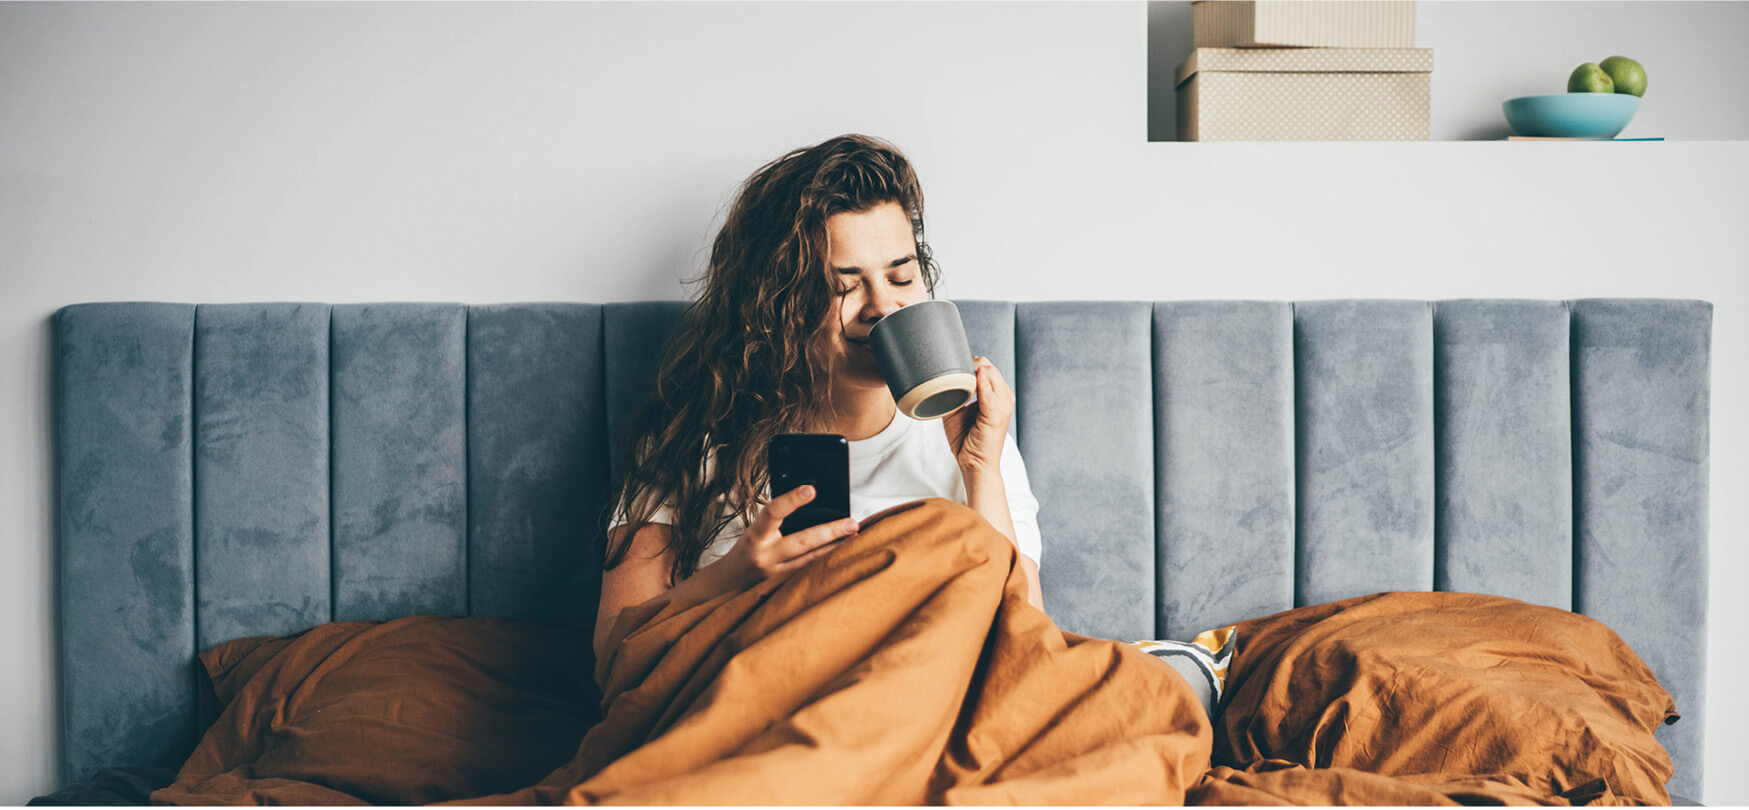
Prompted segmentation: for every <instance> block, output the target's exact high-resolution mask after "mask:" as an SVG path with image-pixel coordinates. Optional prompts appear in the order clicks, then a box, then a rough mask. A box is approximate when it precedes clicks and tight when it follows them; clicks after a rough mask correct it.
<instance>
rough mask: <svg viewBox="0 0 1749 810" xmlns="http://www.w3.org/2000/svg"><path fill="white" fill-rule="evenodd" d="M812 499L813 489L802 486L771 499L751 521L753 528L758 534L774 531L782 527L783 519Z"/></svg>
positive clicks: (811, 486)
mask: <svg viewBox="0 0 1749 810" xmlns="http://www.w3.org/2000/svg"><path fill="white" fill-rule="evenodd" d="M813 499H814V487H813V485H811V484H803V485H801V486H799V487H796V488H795V489H792V490H790V491H788V492H785V493H784V494H782V495H779V496H777V497H775V498H772V499H771V503H768V504H766V505H765V509H764V510H762V511H761V512H760V513H759V515H758V516H757V517H755V518H754V519H753V522H754V524H755V528H756V529H757V530H758V531H760V532H766V531H770V530H773V529H776V528H777V527H779V526H782V525H783V519H784V518H786V517H789V516H790V513H792V512H794V511H796V510H797V509H800V508H801V506H802V504H804V503H807V502H808V501H811V500H813Z"/></svg>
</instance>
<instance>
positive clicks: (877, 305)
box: [862, 284, 904, 323]
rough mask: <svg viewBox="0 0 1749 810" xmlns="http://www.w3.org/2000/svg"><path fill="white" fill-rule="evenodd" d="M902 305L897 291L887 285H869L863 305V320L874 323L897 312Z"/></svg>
mask: <svg viewBox="0 0 1749 810" xmlns="http://www.w3.org/2000/svg"><path fill="white" fill-rule="evenodd" d="M902 306H904V303H903V302H901V301H900V300H899V294H898V291H897V290H895V289H893V287H892V286H891V285H887V284H873V285H870V288H869V295H868V299H867V301H865V302H864V303H863V308H862V315H863V319H864V320H866V321H868V322H869V323H874V322H875V321H878V320H880V319H882V318H885V317H887V316H888V315H891V314H893V313H894V312H897V311H898V310H899V308H900V307H902Z"/></svg>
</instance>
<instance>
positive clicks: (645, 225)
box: [0, 2, 1749, 804]
mask: <svg viewBox="0 0 1749 810" xmlns="http://www.w3.org/2000/svg"><path fill="white" fill-rule="evenodd" d="M1432 5H1433V4H1432V3H1424V4H1423V6H1424V9H1425V10H1424V12H1423V24H1422V26H1421V31H1422V36H1423V42H1424V43H1425V42H1429V41H1438V39H1437V38H1438V37H1440V36H1441V34H1440V32H1439V31H1437V30H1431V29H1433V28H1434V26H1433V21H1434V20H1438V19H1441V18H1442V17H1441V15H1442V14H1444V12H1440V11H1435V10H1433V9H1431V8H1426V7H1428V6H1432ZM1569 5H1571V6H1572V7H1573V8H1574V9H1575V13H1579V10H1581V9H1584V8H1586V7H1587V6H1590V5H1592V4H1589V3H1573V4H1569ZM1672 5H1675V4H1672ZM1734 13H1735V14H1736V16H1733V17H1730V19H1733V20H1741V19H1742V15H1741V13H1740V11H1738V12H1734ZM1667 22H1668V21H1667ZM1670 24H1684V23H1681V21H1680V20H1676V21H1675V22H1671V23H1670ZM1713 24H1715V23H1712V22H1708V23H1707V25H1708V26H1711V25H1713ZM1148 27H1149V9H1148V7H1147V5H1145V4H1144V3H1142V2H1124V3H1112V4H1058V3H1019V4H1009V3H969V4H934V3H930V4H921V3H899V4H892V5H879V4H868V5H865V4H813V3H778V4H770V5H742V4H727V3H722V4H718V3H707V4H680V5H662V4H643V3H640V4H626V5H621V4H605V3H599V4H582V5H571V4H535V5H520V4H516V5H512V4H490V5H472V4H437V5H414V4H385V5H376V4H371V5H362V4H361V5H349V4H339V5H331V4H319V5H318V4H309V5H301V4H300V5H266V4H261V5H256V4H247V5H243V4H239V5H231V4H191V5H145V4H120V5H108V4H64V5H63V4H8V5H0V280H3V281H0V283H3V284H4V287H3V288H0V374H3V375H4V378H5V379H8V380H11V381H13V383H12V384H10V385H5V386H0V559H4V560H6V561H7V564H6V565H5V566H0V615H4V616H6V617H7V621H6V622H5V623H4V624H0V648H3V649H6V650H8V651H11V652H13V653H14V654H12V655H8V656H5V657H3V658H0V763H5V767H3V768H0V803H4V802H22V801H24V800H25V799H27V798H29V797H30V796H32V795H34V794H38V793H43V792H47V791H49V790H52V789H53V788H55V787H56V786H57V785H56V782H55V777H54V761H55V745H56V726H55V714H54V712H55V699H56V695H55V692H54V689H55V686H54V664H53V660H52V658H53V651H54V642H53V636H52V633H53V628H52V616H53V610H52V607H51V606H52V599H53V586H52V582H53V571H52V568H51V560H52V551H51V548H50V541H51V537H50V504H51V495H52V490H51V487H50V482H49V481H48V480H47V478H46V470H47V467H48V449H49V448H48V425H47V416H46V402H47V391H46V380H47V375H48V356H47V339H48V325H47V318H48V317H49V315H50V313H52V312H53V311H54V310H55V309H56V308H57V307H60V306H62V305H65V304H68V303H73V302H80V301H96V300H136V299H148V300H164V301H188V302H227V301H269V300H315V301H328V302H351V301H380V300H431V301H462V302H469V303H484V302H498V301H528V300H578V301H621V300H635V299H647V298H675V297H680V296H681V295H682V294H683V290H682V289H681V287H680V286H679V285H678V283H677V279H679V278H682V277H687V276H691V275H692V274H694V273H695V272H696V271H697V270H698V269H699V268H700V267H701V266H702V260H703V256H704V253H705V251H706V249H707V240H708V238H709V236H710V234H711V233H712V229H713V228H714V227H715V225H716V223H717V221H718V220H719V215H720V209H721V207H722V206H723V205H724V204H725V203H726V202H727V201H728V199H729V195H730V194H731V192H732V190H733V187H734V185H735V184H736V183H737V182H739V181H740V180H741V179H742V178H743V177H745V176H746V174H747V173H748V172H750V171H751V170H753V169H754V168H756V167H757V166H758V165H759V164H761V163H763V162H764V161H766V160H769V159H770V158H773V157H776V156H777V155H778V154H780V153H782V152H783V151H785V150H787V149H789V148H792V147H795V146H802V145H807V144H811V143H815V142H818V141H820V140H823V139H824V138H826V137H830V136H832V135H836V134H839V133H843V132H868V133H873V134H878V135H881V136H883V137H887V138H890V139H892V140H894V141H895V142H897V143H898V144H899V145H900V146H901V147H903V148H904V149H905V150H906V151H907V152H908V154H909V155H910V156H911V157H912V159H913V160H914V161H915V162H916V163H917V165H918V167H919V170H920V172H921V174H922V178H923V180H924V184H925V187H926V188H927V190H928V194H929V216H930V221H929V228H930V233H931V237H932V240H931V241H932V242H933V243H934V246H935V248H936V250H937V253H938V255H939V256H940V258H941V259H942V263H943V267H944V269H945V272H946V289H945V290H944V292H945V294H947V295H949V296H961V297H982V298H1009V299H1017V300H1027V299H1064V298H1119V299H1192V298H1267V299H1284V300H1291V299H1313V298H1326V297H1349V296H1353V297H1403V298H1416V299H1440V298H1452V297H1526V298H1551V299H1559V298H1577V297H1586V296H1657V297H1693V298H1704V299H1708V300H1711V301H1712V302H1713V303H1714V304H1715V311H1714V312H1715V331H1714V361H1713V413H1714V414H1715V417H1714V419H1713V447H1712V459H1713V463H1712V493H1713V497H1712V504H1713V506H1712V514H1711V526H1712V537H1713V540H1712V550H1711V555H1712V557H1711V558H1712V570H1713V587H1712V590H1711V598H1710V609H1711V616H1712V619H1711V625H1710V628H1709V632H1708V643H1709V646H1710V665H1709V668H1708V684H1709V687H1708V692H1709V701H1710V705H1709V706H1708V711H1707V714H1708V720H1707V723H1708V725H1707V728H1708V734H1707V737H1708V741H1707V745H1708V757H1707V763H1706V768H1707V782H1708V789H1707V791H1706V794H1705V795H1704V796H1703V797H1702V798H1703V799H1704V800H1705V801H1707V802H1710V803H1725V804H1731V803H1735V804H1745V803H1749V772H1745V771H1744V770H1743V769H1742V768H1740V767H1736V765H1737V763H1741V762H1742V761H1745V759H1746V757H1749V745H1746V743H1745V741H1744V738H1743V735H1742V734H1741V733H1740V731H1741V729H1742V728H1743V727H1744V726H1745V725H1746V724H1749V694H1746V693H1744V692H1743V691H1742V690H1740V689H1736V688H1735V685H1734V683H1733V679H1730V678H1728V677H1727V676H1728V675H1729V674H1733V673H1740V672H1742V671H1744V667H1745V665H1746V664H1749V640H1746V639H1745V635H1744V634H1742V633H1737V632H1733V629H1734V628H1733V627H1732V624H1733V622H1732V619H1733V618H1740V617H1743V616H1745V615H1749V590H1746V589H1743V588H1737V587H1732V586H1731V583H1733V582H1738V581H1742V580H1743V579H1745V578H1746V577H1749V546H1746V544H1743V543H1740V542H1732V541H1733V540H1735V539H1737V538H1740V537H1742V536H1743V534H1744V532H1745V530H1746V529H1749V509H1746V507H1745V503H1744V499H1742V498H1741V497H1739V496H1740V494H1741V493H1742V492H1744V490H1745V485H1746V484H1749V462H1746V461H1745V457H1746V455H1749V453H1746V452H1745V451H1749V436H1746V434H1745V431H1744V429H1743V427H1742V425H1741V424H1740V423H1739V422H1738V421H1737V420H1734V419H1731V418H1730V416H1729V415H1731V414H1740V413H1744V412H1745V411H1749V373H1746V372H1749V369H1746V368H1745V363H1744V359H1745V358H1749V321H1746V316H1749V272H1746V265H1749V235H1746V231H1745V229H1744V227H1743V223H1744V222H1746V221H1749V143H1745V142H1740V141H1739V142H1694V141H1687V142H1684V141H1671V142H1666V143H1662V144H1509V143H1500V142H1492V143H1488V142H1469V143H1409V144H1342V143H1331V144H1320V143H1309V144H1180V143H1149V142H1148V140H1147V138H1148V109H1147V107H1148V105H1147V90H1148V71H1149V58H1148V54H1147V43H1148ZM1683 30H1688V29H1683ZM1691 33H1693V34H1694V35H1695V36H1705V35H1708V32H1707V31H1702V30H1693V31H1691ZM1582 50H1583V51H1584V52H1585V53H1586V54H1590V53H1591V52H1592V51H1594V50H1596V48H1595V47H1594V46H1593V45H1590V44H1587V45H1586V46H1585V47H1584V48H1583V49H1582ZM1603 50H1604V51H1610V52H1613V51H1614V50H1615V48H1614V47H1613V46H1606V47H1604V48H1603ZM1621 50H1622V51H1623V52H1630V51H1638V52H1639V56H1638V57H1637V58H1640V59H1641V61H1642V62H1645V63H1646V64H1647V66H1648V68H1649V70H1651V71H1653V72H1652V85H1651V87H1652V89H1651V93H1652V94H1654V95H1648V110H1647V111H1648V113H1649V112H1651V107H1650V104H1651V103H1652V100H1653V99H1656V98H1670V99H1674V98H1676V97H1678V96H1679V90H1678V88H1677V87H1675V86H1673V85H1674V82H1673V81H1671V80H1670V79H1666V78H1663V77H1664V76H1665V75H1666V74H1665V73H1660V72H1657V68H1656V67H1655V66H1657V65H1660V64H1664V62H1663V61H1662V60H1663V54H1661V53H1657V52H1655V51H1653V50H1650V49H1649V47H1647V46H1637V45H1636V46H1634V47H1632V48H1629V47H1626V46H1624V47H1623V48H1622V49H1621ZM1600 55H1602V54H1600ZM1583 58H1593V59H1594V58H1597V57H1595V56H1591V57H1583ZM1440 59H1441V60H1442V61H1441V62H1440V64H1442V65H1449V64H1462V62H1461V61H1459V60H1458V58H1457V57H1456V56H1455V55H1442V56H1441V57H1440ZM1560 61H1561V63H1562V64H1564V63H1565V62H1567V61H1573V60H1572V59H1571V58H1569V57H1562V58H1561V60H1560ZM1569 67H1570V66H1569ZM1563 70H1564V69H1563ZM1439 81H1440V84H1439V85H1438V87H1440V88H1441V89H1440V90H1439V92H1440V93H1441V98H1442V99H1443V98H1444V95H1445V93H1446V92H1447V91H1446V90H1445V89H1444V88H1446V87H1448V86H1451V85H1448V84H1446V83H1445V81H1444V77H1441V79H1440V80H1439ZM1456 84H1461V82H1457V83H1456ZM1450 92H1453V93H1456V92H1458V91H1456V90H1452V91H1450ZM1714 95H1716V96H1717V97H1718V103H1719V104H1721V105H1726V106H1728V107H1730V109H1731V111H1730V113H1729V115H1727V116H1725V118H1723V119H1721V120H1723V121H1726V122H1730V121H1740V115H1741V109H1742V107H1741V105H1743V104H1745V103H1746V102H1744V101H1743V96H1742V95H1741V94H1740V93H1735V92H1730V93H1729V94H1727V92H1726V91H1725V90H1723V89H1720V90H1717V91H1716V92H1715V93H1714ZM1440 103H1443V102H1436V104H1440ZM1732 116H1736V117H1732ZM1670 120H1671V121H1673V122H1674V121H1676V120H1678V119H1670ZM1682 126H1683V127H1686V126H1687V125H1686V124H1684V125H1682ZM1732 126H1735V124H1732ZM1663 131H1664V132H1665V133H1666V134H1669V135H1672V136H1675V135H1676V134H1677V133H1678V132H1683V133H1686V134H1690V135H1691V137H1700V136H1702V135H1703V134H1704V133H1703V132H1701V128H1698V125H1697V128H1696V129H1692V130H1689V129H1683V128H1681V127H1678V125H1677V124H1676V123H1670V124H1669V125H1668V126H1666V127H1664V128H1663ZM1721 131H1722V130H1721ZM1718 137H1738V138H1741V137H1744V134H1743V132H1742V131H1741V130H1740V129H1738V130H1730V131H1729V132H1728V133H1727V134H1725V135H1720V136H1718Z"/></svg>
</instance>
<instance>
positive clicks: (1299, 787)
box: [154, 500, 1676, 805]
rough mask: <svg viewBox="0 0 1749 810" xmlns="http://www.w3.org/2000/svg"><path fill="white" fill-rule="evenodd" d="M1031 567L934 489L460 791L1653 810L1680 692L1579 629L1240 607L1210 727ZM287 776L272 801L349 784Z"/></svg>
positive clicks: (626, 674)
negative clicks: (1066, 628)
mask: <svg viewBox="0 0 1749 810" xmlns="http://www.w3.org/2000/svg"><path fill="white" fill-rule="evenodd" d="M1024 583H1025V579H1024V576H1023V574H1022V572H1021V571H1020V570H1019V569H1018V568H1017V567H1016V565H1015V553H1014V550H1013V546H1012V544H1010V543H1009V542H1008V541H1007V539H1006V538H1004V537H1003V536H1002V535H1000V534H998V533H997V532H996V531H995V530H994V529H993V528H991V527H990V525H989V524H988V523H987V522H985V521H984V520H983V519H982V518H981V517H979V516H978V515H977V514H976V513H975V512H972V511H971V510H969V509H967V508H965V507H963V506H959V505H956V504H953V503H950V502H947V501H944V500H930V501H924V502H920V503H918V504H915V505H912V506H909V507H901V508H900V509H898V510H896V511H894V512H891V513H889V514H887V515H885V516H883V517H881V518H880V519H879V520H875V521H871V522H870V523H868V524H867V525H866V526H865V528H864V530H863V531H862V532H861V533H860V534H859V535H858V536H856V537H854V538H852V539H850V540H847V541H845V542H844V544H843V545H842V546H840V547H839V548H838V549H837V550H835V551H834V552H832V553H831V554H830V555H828V556H827V557H824V558H822V559H821V560H819V561H817V562H815V563H814V564H812V565H810V566H808V567H806V568H804V569H801V570H800V571H797V572H795V573H794V574H792V575H790V576H787V577H781V578H778V579H774V580H770V581H767V582H765V583H763V584H761V585H758V586H756V587H754V588H752V589H750V590H747V591H744V592H738V593H731V594H725V595H722V596H719V597H716V598H714V599H711V600H708V601H704V602H684V601H669V600H666V599H658V600H656V601H654V602H651V603H648V604H645V605H640V606H638V607H636V608H632V609H629V610H627V611H626V612H625V613H624V614H623V615H622V616H621V617H620V619H619V621H618V623H617V624H616V625H615V627H614V630H613V636H614V637H613V639H612V647H613V648H614V649H615V650H616V652H614V653H613V654H612V655H611V656H610V657H608V658H606V659H605V660H602V661H600V662H598V663H597V666H596V673H595V675H596V681H597V682H598V683H599V684H600V685H601V687H602V696H603V699H602V702H601V706H602V708H603V712H604V715H603V717H602V719H601V721H600V722H599V723H598V724H596V725H594V726H593V727H592V728H590V730H589V731H588V732H587V733H586V734H585V735H584V737H583V739H582V743H581V745H580V746H578V748H577V749H576V753H575V756H573V757H571V758H570V760H569V761H568V762H564V764H562V765H560V766H559V767H557V768H556V769H554V770H552V771H551V772H550V773H549V774H548V775H547V776H546V777H545V778H543V779H540V781H539V782H538V783H537V784H534V785H530V786H528V787H525V788H522V789H520V790H514V791H512V792H508V793H499V794H494V795H490V796H484V797H478V798H473V799H467V800H464V801H463V802H462V803H472V804H525V803H564V802H569V803H583V804H641V805H667V804H681V805H725V804H728V805H741V804H751V805H766V804H809V805H871V804H1028V805H1049V804H1124V805H1140V804H1183V803H1191V804H1318V805H1328V804H1613V803H1666V802H1668V797H1667V796H1666V794H1665V792H1664V787H1663V785H1664V783H1665V782H1666V781H1667V780H1668V779H1669V777H1670V775H1671V766H1670V760H1669V758H1668V757H1667V756H1666V755H1665V752H1664V750H1663V748H1662V747H1660V746H1659V745H1658V743H1657V742H1656V741H1655V740H1654V739H1653V737H1652V732H1653V731H1654V730H1655V729H1656V728H1657V727H1658V726H1659V725H1660V724H1662V723H1665V722H1670V721H1674V720H1675V719H1676V714H1675V710H1674V706H1673V705H1672V703H1671V700H1670V695H1669V694H1668V693H1667V692H1665V691H1664V690H1663V689H1662V688H1660V687H1659V686H1658V684H1657V681H1656V680H1655V679H1654V678H1653V677H1652V674H1651V673H1650V672H1649V671H1648V670H1647V669H1646V667H1645V665H1644V664H1643V663H1642V662H1641V661H1640V660H1639V658H1638V657H1637V656H1635V655H1634V654H1633V652H1632V651H1631V650H1629V649H1628V648H1627V646H1626V645H1625V644H1623V643H1622V642H1621V640H1620V639H1619V638H1617V637H1616V636H1615V634H1614V633H1612V632H1610V631H1609V630H1608V629H1607V628H1605V627H1604V626H1603V625H1601V624H1599V623H1597V622H1595V621H1593V620H1591V619H1587V618H1585V617H1582V616H1578V615H1575V614H1572V613H1569V612H1567V611H1562V610H1555V609H1552V608H1545V607H1538V606H1533V605H1528V604H1525V603H1522V602H1517V601H1514V600H1510V599H1504V598H1499V597H1491V596H1476V595H1471V594H1441V593H1387V594H1375V595H1371V596H1365V597H1359V598H1355V599H1348V600H1344V601H1341V602H1335V603H1331V604H1326V605H1317V606H1312V607H1305V608H1297V609H1294V610H1289V611H1284V612H1282V613H1278V614H1276V615H1273V616H1267V617H1263V618H1258V619H1253V620H1250V621H1246V622H1242V623H1240V624H1239V625H1238V626H1237V630H1236V632H1237V634H1238V646H1237V649H1236V650H1235V652H1234V653H1233V656H1232V659H1231V663H1230V668H1229V672H1228V676H1227V681H1226V691H1225V695H1224V705H1223V707H1222V709H1221V711H1220V712H1219V718H1218V722H1217V723H1215V724H1213V725H1212V726H1211V723H1210V721H1209V719H1208V717H1207V716H1206V715H1205V714H1204V710H1203V708H1202V706H1201V704H1200V703H1199V701H1198V699H1197V697H1196V695H1195V693H1194V692H1193V691H1192V690H1191V689H1190V687H1189V686H1188V684H1187V683H1186V682H1185V681H1184V680H1183V679H1182V678H1181V677H1180V676H1179V674H1178V673H1177V672H1176V671H1175V670H1173V669H1171V668H1170V667H1169V666H1167V665H1166V664H1164V663H1162V662H1161V661H1160V659H1156V658H1154V657H1152V656H1150V655H1147V654H1146V653H1144V652H1142V651H1141V650H1139V649H1138V648H1136V647H1134V646H1131V645H1129V644H1126V643H1121V642H1119V641H1107V640H1100V639H1093V638H1086V637H1082V636H1077V635H1073V634H1069V633H1064V632H1062V631H1060V630H1059V629H1058V628H1057V627H1056V626H1055V625H1054V624H1053V623H1052V622H1051V620H1050V619H1049V618H1048V617H1047V616H1046V615H1045V614H1044V613H1042V612H1040V611H1038V610H1036V609H1034V608H1032V607H1031V606H1030V605H1028V604H1027V602H1026V598H1025V584H1024ZM420 626H421V627H423V626H424V625H420ZM431 626H432V627H438V626H439V625H437V624H431ZM469 682H470V683H472V681H469ZM210 738H211V735H209V742H210V741H211V739H210ZM444 739H446V740H449V741H450V742H463V741H461V740H458V739H456V738H453V737H450V738H444ZM573 739H574V738H573ZM345 742H346V743H347V744H349V745H353V746H354V747H355V748H356V750H357V751H359V752H360V753H359V755H358V756H362V757H363V758H365V759H367V760H368V759H369V754H368V753H366V752H368V751H369V750H370V745H371V743H370V742H369V741H368V740H367V739H365V738H363V737H359V738H358V739H356V740H353V739H350V738H348V739H347V740H346V741H345ZM203 744H204V743H203ZM348 750H353V749H348ZM565 750H568V747H567V748H566V749H560V750H559V751H557V752H556V756H554V757H553V758H552V759H547V760H544V762H542V763H532V762H531V764H536V765H537V768H538V769H537V770H536V771H534V773H541V772H545V770H544V769H546V768H549V767H551V765H550V764H546V763H552V762H560V761H562V759H561V758H562V757H563V756H564V751H565ZM413 753H415V754H416V753H417V752H413ZM233 758H234V757H233ZM415 760H417V757H416V756H412V755H411V754H407V755H403V756H401V758H400V759H397V760H396V761H397V762H402V763H406V762H411V761H415ZM349 761H350V760H349ZM191 762H193V760H191ZM239 767H242V766H239ZM187 770H188V769H186V768H185V773H184V775H183V776H184V779H185V781H189V782H190V783H191V784H193V783H194V782H197V781H199V780H198V779H195V777H198V776H200V774H192V775H191V774H190V773H187V772H186V771H187ZM238 772H239V773H248V772H249V771H248V770H247V768H244V770H241V771H238ZM300 778H301V779H303V780H304V782H299V783H298V784H296V785H290V786H286V785H277V783H276V785H277V786H274V788H273V789H274V790H276V791H279V792H277V793H271V795H272V796H275V797H278V798H280V799H284V798H287V797H294V798H297V799H299V800H300V801H307V802H323V803H325V802H329V801H343V800H346V799H348V798H349V797H350V796H349V794H346V793H345V792H344V791H340V790H338V789H337V788H336V787H335V786H337V785H340V784H341V783H340V782H336V781H334V780H333V779H330V778H326V777H320V776H318V775H305V776H302V777H300ZM528 778H531V779H532V778H535V777H532V776H531V777H528ZM280 781H284V780H280ZM305 782H307V783H308V784H305ZM239 784H241V783H239ZM509 784H511V785H515V784H517V783H515V782H512V783H509ZM323 785H328V787H322V786H323ZM257 787H259V786H257ZM282 788H283V789H282ZM293 788H295V790H294V789H293ZM239 790H241V788H239ZM173 793H174V791H169V792H165V793H163V794H162V795H160V796H155V797H154V798H157V799H160V800H164V799H166V798H173V796H172V794H173ZM175 795H181V794H175ZM269 795H270V794H269V793H268V792H259V791H258V792H256V793H246V792H239V793H236V794H235V795H219V794H215V793H212V792H211V791H208V792H205V793H201V794H200V795H199V796H198V797H191V798H198V799H199V800H200V801H201V802H204V803H256V802H259V801H262V800H264V799H263V797H265V796H269ZM421 795H430V794H421ZM447 795H451V796H455V795H468V794H466V793H460V794H458V793H453V792H452V793H449V794H447ZM424 800H429V799H424Z"/></svg>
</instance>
